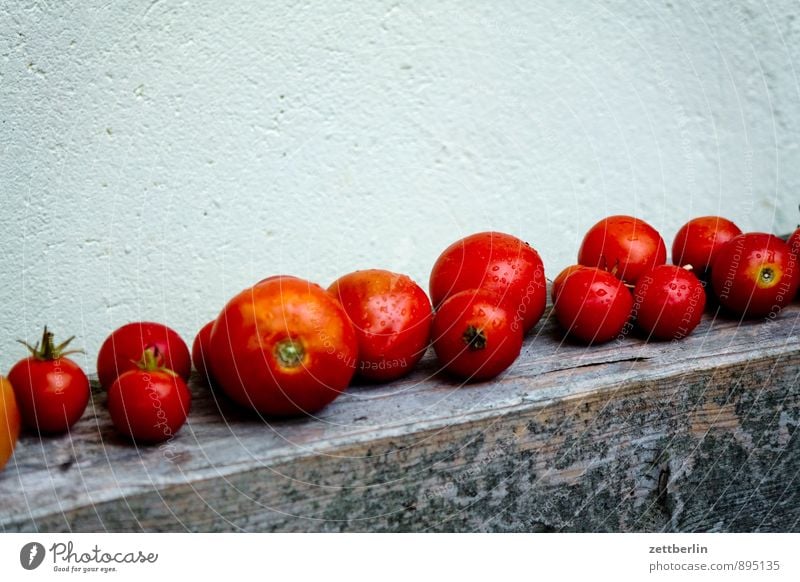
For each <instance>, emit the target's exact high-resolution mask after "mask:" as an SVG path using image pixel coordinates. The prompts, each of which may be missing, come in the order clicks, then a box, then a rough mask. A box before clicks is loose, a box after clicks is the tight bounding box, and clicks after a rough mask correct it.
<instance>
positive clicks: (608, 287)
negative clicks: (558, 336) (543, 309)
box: [554, 268, 633, 344]
mask: <svg viewBox="0 0 800 582" xmlns="http://www.w3.org/2000/svg"><path fill="white" fill-rule="evenodd" d="M632 307H633V298H632V297H631V293H630V291H628V289H627V287H625V284H624V283H623V282H622V281H620V280H619V279H617V278H616V277H615V276H614V275H612V274H611V273H609V272H607V271H603V270H601V269H595V268H587V269H582V270H580V271H576V272H574V273H572V274H571V275H570V276H569V277H567V278H566V279H565V280H564V283H563V284H562V286H561V290H560V292H559V294H558V297H557V298H556V303H555V306H554V312H555V314H556V319H557V320H558V322H559V323H560V324H561V327H563V328H564V330H565V331H566V332H567V334H568V335H570V336H572V337H574V338H577V339H579V340H581V341H583V342H586V343H589V344H592V343H602V342H607V341H609V340H611V339H613V338H614V337H616V336H617V335H619V333H620V332H621V331H622V328H623V327H624V326H625V324H626V323H627V321H628V318H629V317H630V315H631V308H632Z"/></svg>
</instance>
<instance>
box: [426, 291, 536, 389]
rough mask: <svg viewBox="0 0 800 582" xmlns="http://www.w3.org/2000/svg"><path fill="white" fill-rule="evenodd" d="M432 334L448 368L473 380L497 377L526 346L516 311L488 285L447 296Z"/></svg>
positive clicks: (442, 359)
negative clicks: (515, 317) (516, 317)
mask: <svg viewBox="0 0 800 582" xmlns="http://www.w3.org/2000/svg"><path fill="white" fill-rule="evenodd" d="M432 335H433V349H434V350H435V351H436V356H437V357H438V358H439V362H440V363H441V364H442V366H443V367H444V369H445V370H447V371H448V372H450V373H451V374H453V375H454V376H457V377H459V378H462V379H465V380H471V381H477V380H489V379H490V378H494V377H495V376H497V375H498V374H500V373H501V372H502V371H503V370H505V369H506V368H508V367H509V366H510V365H511V364H513V363H514V360H516V359H517V356H519V352H520V349H521V348H522V330H521V329H520V328H519V326H516V327H515V326H514V313H513V311H512V310H511V309H509V307H508V306H507V305H506V304H505V303H504V302H503V301H502V300H501V299H500V298H499V297H498V295H497V294H496V293H494V292H492V291H490V290H487V289H468V290H466V291H461V292H459V293H456V294H455V295H451V296H450V297H449V298H448V299H447V300H445V302H444V303H442V305H441V307H439V309H438V310H437V311H436V315H435V316H434V318H433V332H432Z"/></svg>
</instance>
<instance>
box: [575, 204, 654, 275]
mask: <svg viewBox="0 0 800 582" xmlns="http://www.w3.org/2000/svg"><path fill="white" fill-rule="evenodd" d="M666 262H667V247H666V246H665V245H664V241H663V240H662V239H661V235H659V234H658V232H657V231H656V229H654V228H653V227H652V226H650V225H649V224H647V223H646V222H645V221H644V220H641V219H639V218H634V217H633V216H609V217H608V218H604V219H603V220H601V221H600V222H598V223H597V224H595V225H594V226H593V227H592V228H590V229H589V232H587V233H586V236H585V237H584V238H583V243H582V244H581V248H580V250H579V251H578V263H580V264H581V265H585V266H587V267H597V268H598V269H603V270H604V271H609V272H610V273H611V274H613V275H616V277H617V278H619V279H622V280H623V281H625V282H626V283H630V284H634V283H636V280H637V279H638V278H639V277H640V276H641V275H642V274H643V273H645V272H647V271H649V270H650V269H652V268H653V267H657V266H658V265H663V264H664V263H666Z"/></svg>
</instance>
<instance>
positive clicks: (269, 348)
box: [209, 276, 358, 416]
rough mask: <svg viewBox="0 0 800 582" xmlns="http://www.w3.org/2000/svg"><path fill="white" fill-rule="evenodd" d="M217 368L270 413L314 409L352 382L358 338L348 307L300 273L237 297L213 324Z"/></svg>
mask: <svg viewBox="0 0 800 582" xmlns="http://www.w3.org/2000/svg"><path fill="white" fill-rule="evenodd" d="M209 345H210V350H211V354H212V356H211V359H210V360H209V363H210V364H211V366H210V370H211V375H212V376H213V378H214V380H215V382H216V383H217V384H218V385H219V386H220V387H221V388H222V390H223V391H224V392H225V393H226V394H227V395H228V396H230V398H232V399H233V400H234V401H235V402H237V403H239V404H241V405H242V406H247V407H250V408H253V409H255V410H257V411H259V412H261V413H262V414H266V415H270V416H289V415H296V414H302V413H312V412H315V411H318V410H320V409H321V408H323V407H324V406H326V405H327V404H328V403H330V402H332V401H333V400H334V399H335V398H336V397H337V396H339V395H340V394H341V393H342V392H343V391H344V390H345V389H346V388H347V386H348V384H349V383H350V380H351V379H352V377H353V374H354V373H355V371H356V365H357V363H358V342H357V340H356V334H355V332H354V331H353V326H352V324H351V323H350V320H349V319H348V318H347V314H346V313H345V311H344V309H343V308H342V306H341V305H340V304H339V302H338V301H336V299H334V297H333V296H332V295H330V294H329V293H327V292H326V291H325V290H324V289H323V288H322V287H320V286H319V285H316V284H314V283H310V282H308V281H304V280H302V279H298V278H296V277H288V276H279V277H271V278H269V279H267V280H264V281H261V282H259V283H258V284H256V285H255V286H254V287H251V288H250V289H246V290H244V291H242V292H241V293H239V294H238V295H236V296H235V297H234V298H233V299H231V300H230V301H229V302H228V304H227V305H226V306H225V308H224V309H223V310H222V313H220V315H219V317H218V318H217V320H216V321H215V322H214V326H213V327H212V328H211V338H210V342H209Z"/></svg>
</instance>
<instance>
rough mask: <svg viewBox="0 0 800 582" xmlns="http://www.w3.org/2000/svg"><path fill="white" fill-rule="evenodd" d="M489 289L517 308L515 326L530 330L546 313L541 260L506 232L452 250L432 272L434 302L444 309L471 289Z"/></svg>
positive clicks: (477, 238) (480, 236)
mask: <svg viewBox="0 0 800 582" xmlns="http://www.w3.org/2000/svg"><path fill="white" fill-rule="evenodd" d="M479 288H482V289H490V290H492V291H494V292H495V293H496V294H497V295H499V296H501V297H504V298H507V300H508V301H509V305H513V307H514V309H513V310H514V311H515V313H512V318H513V323H515V324H516V325H517V326H519V325H520V324H522V328H523V331H528V330H529V329H531V328H532V327H533V326H534V325H536V322H538V321H539V319H540V318H541V317H542V313H544V308H545V304H546V303H547V281H546V279H545V276H544V265H543V264H542V259H541V258H539V253H537V252H536V251H535V250H534V249H533V248H532V247H531V246H530V245H528V243H526V242H523V241H521V240H520V239H518V238H516V237H514V236H511V235H510V234H503V233H501V232H481V233H478V234H473V235H471V236H468V237H466V238H463V239H461V240H459V241H456V242H454V243H453V244H452V245H450V246H449V247H447V249H445V251H444V252H443V253H442V254H441V255H440V256H439V259H438V260H437V261H436V264H435V265H434V266H433V270H432V271H431V280H430V289H431V301H433V304H434V305H435V306H437V307H438V306H439V305H441V304H442V302H443V301H444V300H445V299H447V298H448V297H450V296H451V295H453V294H455V293H458V292H460V291H466V290H467V289H479Z"/></svg>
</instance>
